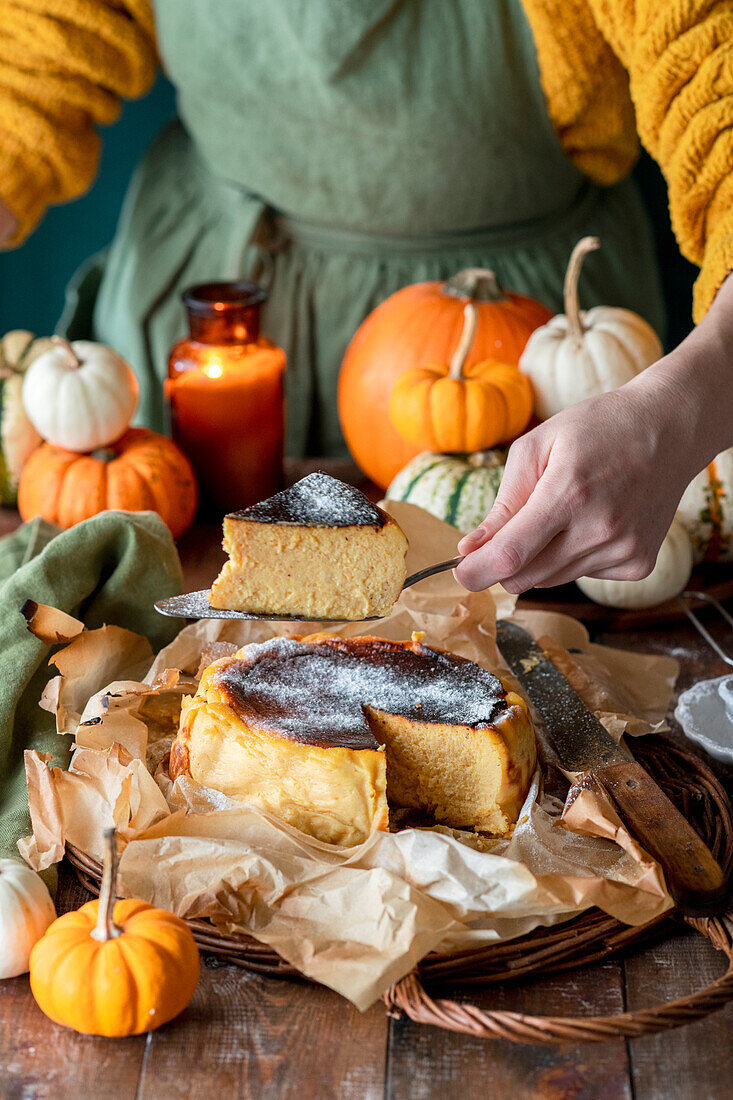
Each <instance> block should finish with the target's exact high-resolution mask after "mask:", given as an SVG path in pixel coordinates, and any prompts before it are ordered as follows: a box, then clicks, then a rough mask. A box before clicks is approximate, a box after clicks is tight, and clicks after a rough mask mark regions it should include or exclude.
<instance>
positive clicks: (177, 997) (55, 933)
mask: <svg viewBox="0 0 733 1100" xmlns="http://www.w3.org/2000/svg"><path fill="white" fill-rule="evenodd" d="M117 863H118V856H117V838H116V834H115V830H114V829H109V830H108V831H107V832H106V833H105V861H104V874H103V878H102V889H101V892H100V895H99V900H98V901H90V902H88V903H87V904H86V905H82V907H81V909H77V910H76V912H73V913H65V914H64V915H63V916H62V917H59V918H58V920H55V921H54V922H53V924H52V925H51V926H50V928H49V929H48V931H47V932H46V933H45V935H44V936H43V937H42V938H41V939H40V940H39V941H38V942H37V943H36V944H35V946H34V947H33V949H32V951H31V956H30V980H31V991H32V993H33V996H34V997H35V999H36V1002H37V1004H38V1007H39V1008H40V1009H42V1011H43V1012H45V1014H46V1015H47V1016H48V1017H49V1018H50V1019H51V1020H53V1021H54V1023H57V1024H63V1025H64V1026H65V1027H70V1028H73V1029H74V1031H80V1032H82V1033H83V1034H85V1035H106V1036H116V1037H121V1036H125V1035H140V1034H141V1033H142V1032H144V1031H153V1030H154V1029H155V1028H157V1027H160V1026H161V1024H165V1023H168V1021H169V1020H172V1019H173V1017H174V1016H177V1015H178V1014H179V1012H183V1009H184V1008H185V1007H186V1006H187V1005H188V1003H189V1001H190V1000H191V998H192V997H193V995H194V992H195V990H196V985H197V983H198V979H199V952H198V948H197V946H196V943H195V941H194V938H193V934H192V932H191V929H190V928H189V927H188V925H187V924H186V923H185V922H184V921H182V920H181V919H180V917H176V916H174V915H173V913H168V912H166V911H165V910H164V909H154V908H153V906H152V905H148V904H146V902H144V901H137V900H134V899H126V900H124V901H116V882H117Z"/></svg>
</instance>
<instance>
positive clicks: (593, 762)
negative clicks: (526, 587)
mask: <svg viewBox="0 0 733 1100" xmlns="http://www.w3.org/2000/svg"><path fill="white" fill-rule="evenodd" d="M496 641H497V644H498V646H499V649H500V650H501V653H502V655H503V657H504V659H505V660H506V662H507V664H508V666H509V668H510V669H511V670H512V672H513V673H514V675H515V676H516V677H517V679H518V680H519V682H520V684H521V685H522V687H523V688H524V690H525V691H526V693H527V695H528V696H529V698H530V700H531V702H532V703H533V704H534V706H535V707H536V709H537V711H538V712H539V714H540V716H541V717H542V720H543V723H544V726H545V731H546V738H543V748H544V749H545V750H546V755H547V757H548V760H549V762H550V763H553V764H556V765H557V766H558V767H559V768H560V769H561V770H562V771H564V772H574V773H577V772H584V773H590V774H591V775H592V777H593V780H594V781H595V782H596V783H598V784H599V785H600V786H601V787H602V788H603V790H605V791H606V792H607V794H608V795H610V797H611V799H612V801H613V802H614V804H615V806H616V808H617V810H618V811H619V814H620V816H621V818H622V819H623V821H624V823H625V824H626V825H627V826H628V827H629V829H630V830H631V831H632V832H633V834H634V835H635V837H636V839H637V840H638V841H639V843H640V844H641V845H642V846H643V848H644V849H645V850H646V851H647V852H649V853H650V855H652V856H653V857H654V859H656V860H657V862H658V863H659V864H660V865H661V867H662V869H663V871H664V876H665V879H666V882H667V889H668V890H669V893H670V895H671V897H672V899H673V900H674V903H675V905H676V906H677V908H678V909H679V910H680V912H682V913H683V914H684V915H685V916H691V917H701V916H714V915H716V914H719V913H722V912H723V911H724V910H725V908H726V903H727V901H728V893H729V890H728V886H729V884H728V882H727V881H726V878H725V876H724V874H723V871H722V869H721V867H720V864H719V863H718V862H717V860H716V859H715V858H714V857H713V854H712V852H711V851H710V849H709V848H708V847H707V845H706V844H704V843H703V841H702V840H701V839H700V837H699V836H698V835H697V833H696V832H695V830H694V829H693V828H692V826H691V825H690V823H689V822H688V821H687V819H686V818H685V817H683V816H682V814H681V813H680V812H679V810H678V809H677V808H676V806H674V804H673V803H672V802H670V800H669V799H668V798H667V796H666V795H665V794H664V792H663V791H662V790H661V788H660V787H658V786H657V784H656V783H655V782H654V780H653V779H652V777H651V776H650V775H649V773H648V772H646V771H645V770H644V768H642V766H641V764H638V763H637V762H636V760H634V758H633V756H632V755H631V753H630V752H628V750H627V749H625V748H623V747H622V746H621V745H617V744H616V742H615V741H614V739H613V738H612V737H611V735H610V733H608V732H607V730H606V729H604V727H603V726H602V725H601V723H600V722H599V721H598V719H597V718H596V716H595V715H594V714H592V713H591V711H589V710H588V708H587V707H586V705H585V703H584V702H583V701H582V699H581V698H580V697H579V696H578V695H577V694H576V692H575V691H574V690H573V688H572V687H571V686H570V684H569V683H568V681H567V680H566V679H565V677H564V676H563V675H562V673H561V672H560V671H559V670H558V669H557V668H556V667H555V665H554V664H553V663H552V661H551V660H550V658H549V657H548V656H547V654H546V653H545V651H544V650H543V649H542V648H541V647H540V646H539V645H537V643H536V642H535V640H534V639H533V638H532V636H531V635H530V634H528V633H527V631H526V630H523V629H522V627H520V626H517V624H516V623H510V622H507V621H506V620H505V619H500V620H499V621H498V622H497V624H496Z"/></svg>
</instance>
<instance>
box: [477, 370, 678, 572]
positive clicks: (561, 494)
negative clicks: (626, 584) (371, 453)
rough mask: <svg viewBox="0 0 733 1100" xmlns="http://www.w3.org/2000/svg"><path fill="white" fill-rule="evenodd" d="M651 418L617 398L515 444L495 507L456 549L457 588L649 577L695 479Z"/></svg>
mask: <svg viewBox="0 0 733 1100" xmlns="http://www.w3.org/2000/svg"><path fill="white" fill-rule="evenodd" d="M658 413H659V409H658V408H657V409H655V408H654V407H653V406H651V407H650V403H649V402H648V401H645V400H640V399H639V398H638V396H636V395H632V394H627V393H624V391H623V390H617V391H616V392H614V393H609V394H604V395H603V396H602V397H595V398H591V399H590V400H588V401H584V402H582V403H581V404H579V405H574V406H573V407H572V408H569V409H565V410H564V411H563V412H561V413H558V414H557V415H556V416H553V417H552V418H551V419H550V420H547V421H545V423H544V424H541V425H540V426H539V427H537V428H535V429H534V430H533V431H531V432H529V433H528V434H527V435H525V436H522V437H521V438H520V439H518V440H517V441H516V442H515V443H514V444H513V445H512V447H511V448H510V450H509V456H508V459H507V464H506V470H505V473H504V477H503V478H502V482H501V486H500V488H499V493H498V495H497V498H496V503H495V504H494V507H493V508H492V509H491V511H490V513H489V515H488V516H487V517H486V519H485V520H484V522H483V523H482V524H481V526H480V527H479V528H478V529H477V530H476V531H474V532H472V534H470V535H467V536H466V537H465V538H464V539H462V541H461V542H460V543H459V545H458V549H459V551H460V552H461V553H462V554H467V555H468V556H467V558H466V560H465V561H464V562H462V563H461V565H459V566H458V568H457V570H456V576H457V578H458V580H459V581H460V582H461V584H463V585H464V586H465V587H466V588H469V589H472V590H478V589H481V588H487V587H488V586H489V585H491V584H494V583H495V582H496V581H501V582H502V583H503V585H504V587H505V588H506V589H507V591H509V592H516V593H519V592H524V591H525V590H526V589H528V588H533V587H538V588H546V587H549V586H551V585H555V584H564V583H566V582H567V581H570V580H575V579H576V578H577V577H580V576H596V577H604V578H611V577H612V578H614V579H617V580H621V579H623V580H636V579H638V578H640V577H645V576H646V575H647V574H648V573H650V572H651V570H652V569H653V568H654V562H655V561H656V557H657V551H658V550H659V546H660V544H661V542H662V539H663V538H664V536H665V534H666V532H667V530H668V529H669V525H670V524H671V522H672V519H673V517H674V513H675V509H676V507H677V504H678V502H679V499H680V496H681V495H682V493H683V491H684V489H685V486H686V485H687V484H688V483H689V481H690V480H691V478H692V477H693V476H694V473H695V471H694V470H692V471H691V470H690V468H689V463H688V462H685V461H684V454H683V452H684V446H682V445H681V443H682V442H683V441H681V440H680V439H674V438H672V436H671V433H670V432H667V431H665V430H664V420H665V418H664V417H660V416H659V415H658ZM660 421H661V423H660Z"/></svg>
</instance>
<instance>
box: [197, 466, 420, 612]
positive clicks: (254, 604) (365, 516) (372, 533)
mask: <svg viewBox="0 0 733 1100" xmlns="http://www.w3.org/2000/svg"><path fill="white" fill-rule="evenodd" d="M224 549H225V550H226V552H227V553H228V555H229V560H228V561H227V562H226V564H225V565H224V568H223V569H222V571H221V573H220V574H219V576H218V577H217V579H216V581H215V582H214V585H213V587H212V589H211V593H210V596H209V599H210V602H211V604H212V606H213V607H218V608H229V609H231V610H233V611H249V612H253V613H255V614H271V615H292V616H294V617H298V616H302V617H303V618H317V619H356V620H358V619H364V618H368V617H371V616H382V615H386V614H387V613H388V612H389V610H390V609H391V607H392V606H393V604H394V602H395V600H396V599H397V597H398V596H399V594H400V591H401V589H402V585H403V584H404V580H405V553H406V551H407V539H406V538H405V535H404V534H403V532H402V530H401V528H400V527H399V526H398V524H397V523H395V521H394V520H393V519H392V518H391V517H390V516H388V515H387V513H386V512H383V511H382V509H381V508H377V507H376V505H374V504H372V503H371V502H370V501H369V500H367V498H366V497H365V496H364V494H363V493H362V492H360V491H359V490H358V489H356V488H355V487H354V486H353V485H346V484H344V482H342V481H338V480H337V479H336V478H333V477H330V476H329V475H328V474H324V473H315V474H309V475H308V477H305V478H303V479H302V480H301V481H298V482H297V483H296V484H295V485H293V486H292V487H291V488H289V489H285V490H283V492H281V493H277V494H276V495H275V496H273V497H270V498H269V499H268V500H265V501H263V502H262V503H260V504H255V505H253V506H252V507H251V508H245V509H243V510H242V511H240V512H232V513H231V514H230V515H228V516H226V517H225V518H224Z"/></svg>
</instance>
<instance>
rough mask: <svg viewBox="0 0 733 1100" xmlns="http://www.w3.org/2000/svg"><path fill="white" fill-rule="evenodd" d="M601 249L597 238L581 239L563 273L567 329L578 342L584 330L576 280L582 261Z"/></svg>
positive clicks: (578, 276)
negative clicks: (589, 254) (590, 253)
mask: <svg viewBox="0 0 733 1100" xmlns="http://www.w3.org/2000/svg"><path fill="white" fill-rule="evenodd" d="M600 247H601V242H600V241H599V239H598V237H581V239H580V240H579V241H578V243H577V244H576V246H575V248H574V249H573V251H572V252H571V253H570V260H569V261H568V269H567V271H566V272H565V286H564V288H563V297H564V300H565V316H566V317H567V319H568V328H569V330H570V334H571V336H574V337H575V339H576V340H578V341H580V340H582V338H583V333H584V332H585V329H584V327H583V322H582V321H581V319H580V304H579V302H578V279H579V278H580V269H581V268H582V266H583V261H584V260H585V257H586V256H587V255H588V253H589V252H595V250H596V249H597V248H600Z"/></svg>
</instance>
